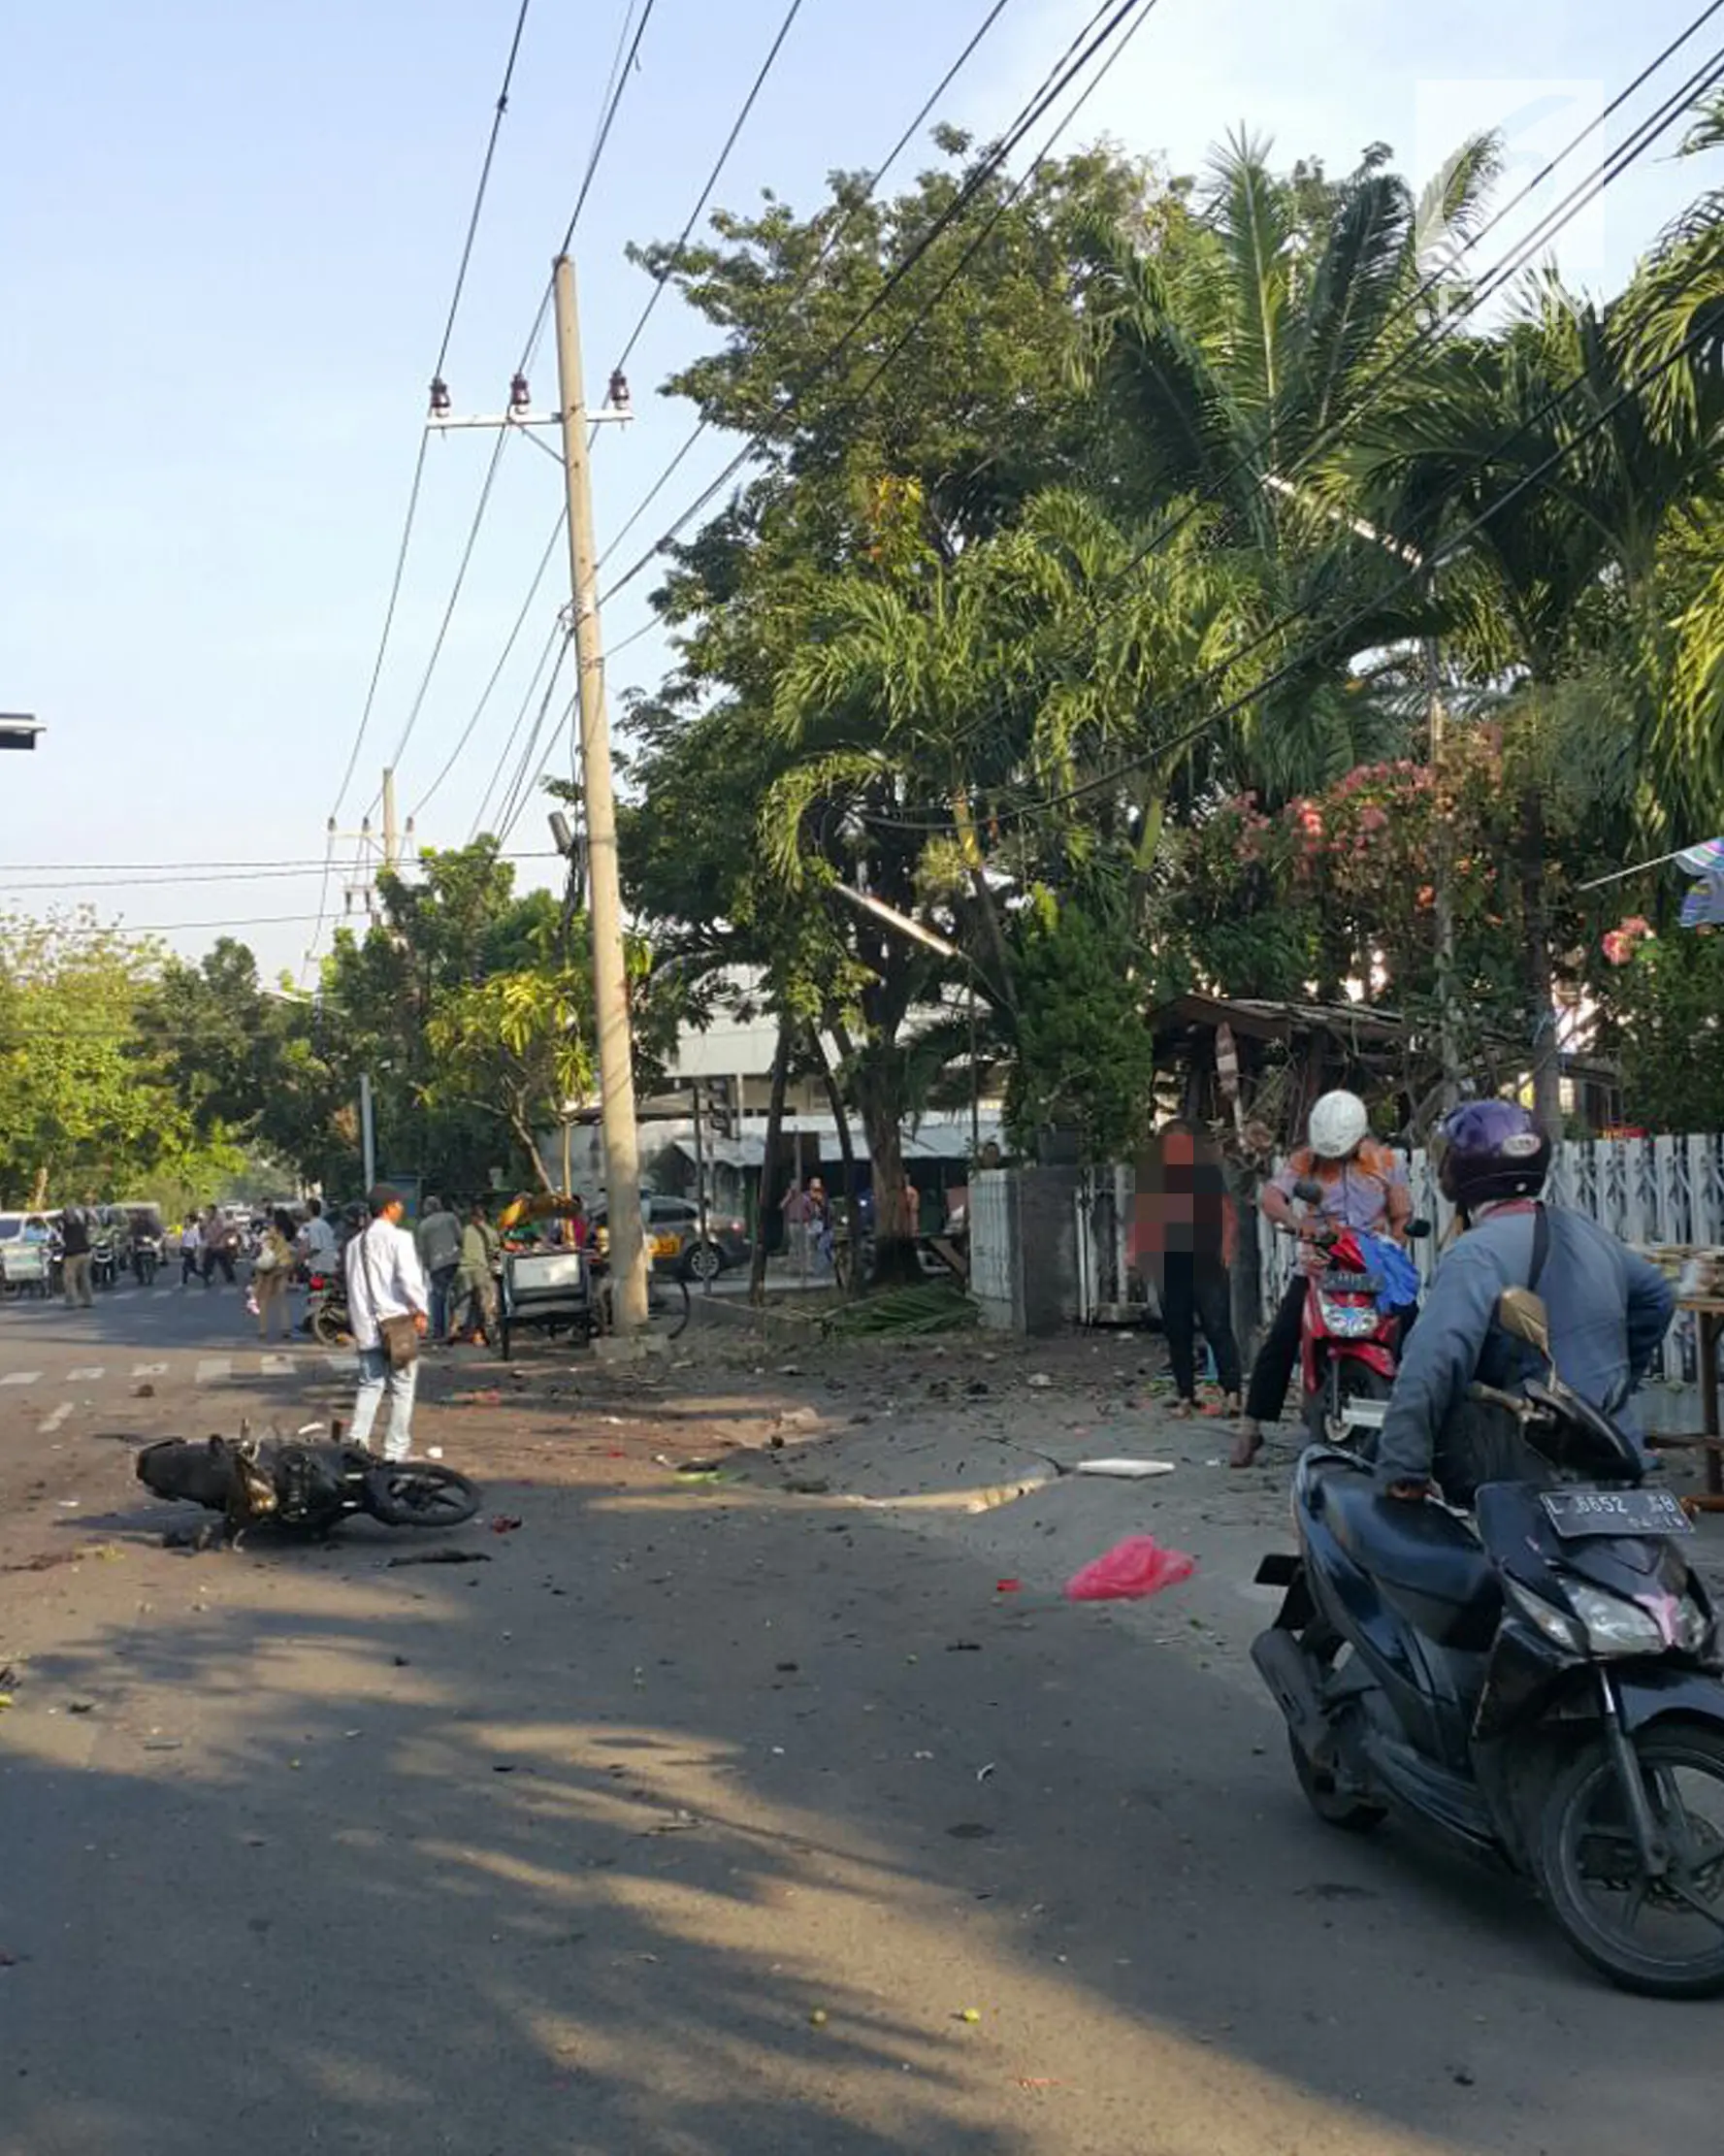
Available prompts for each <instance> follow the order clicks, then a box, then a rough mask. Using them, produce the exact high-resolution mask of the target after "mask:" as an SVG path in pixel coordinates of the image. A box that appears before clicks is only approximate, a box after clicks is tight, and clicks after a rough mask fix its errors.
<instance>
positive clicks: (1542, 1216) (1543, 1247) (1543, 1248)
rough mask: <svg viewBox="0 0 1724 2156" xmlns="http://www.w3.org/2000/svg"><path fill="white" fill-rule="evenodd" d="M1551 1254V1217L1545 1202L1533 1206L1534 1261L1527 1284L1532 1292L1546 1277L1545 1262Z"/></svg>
mask: <svg viewBox="0 0 1724 2156" xmlns="http://www.w3.org/2000/svg"><path fill="white" fill-rule="evenodd" d="M1549 1256H1550V1217H1549V1215H1548V1214H1547V1213H1546V1212H1545V1207H1544V1204H1543V1202H1542V1201H1541V1202H1540V1203H1539V1204H1538V1205H1536V1206H1535V1207H1534V1208H1533V1262H1532V1270H1531V1272H1530V1273H1529V1274H1528V1275H1527V1282H1526V1285H1527V1287H1528V1289H1529V1290H1531V1291H1532V1293H1534V1294H1537V1293H1538V1291H1539V1282H1540V1281H1541V1280H1542V1279H1543V1278H1544V1274H1545V1260H1546V1259H1547V1258H1549Z"/></svg>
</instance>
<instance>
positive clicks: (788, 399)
mask: <svg viewBox="0 0 1724 2156" xmlns="http://www.w3.org/2000/svg"><path fill="white" fill-rule="evenodd" d="M1155 4H1156V0H1119V5H1117V6H1114V7H1113V8H1112V13H1111V14H1110V13H1109V8H1108V6H1107V5H1104V6H1102V7H1100V8H1098V9H1097V10H1096V11H1095V13H1094V14H1093V15H1092V16H1090V19H1089V21H1088V22H1087V23H1086V24H1085V25H1084V27H1083V29H1081V30H1080V31H1079V32H1078V34H1077V36H1076V37H1075V38H1074V39H1073V40H1072V42H1071V44H1070V45H1068V46H1067V47H1066V49H1065V51H1064V52H1063V53H1062V54H1061V56H1060V58H1059V59H1058V60H1057V62H1056V63H1055V66H1054V68H1053V69H1052V70H1051V71H1050V73H1049V75H1048V76H1047V78H1046V79H1045V80H1044V82H1043V83H1042V86H1041V88H1040V89H1039V90H1037V92H1036V93H1035V95H1034V97H1033V98H1032V99H1031V100H1030V102H1029V103H1028V104H1027V105H1026V106H1024V107H1022V108H1020V111H1019V113H1018V115H1017V117H1016V118H1015V119H1014V120H1013V121H1012V122H1011V124H1010V126H1009V127H1008V129H1007V132H1006V134H1005V135H1004V136H1003V137H1001V138H1000V139H999V140H998V141H997V142H995V143H994V144H993V146H992V147H991V148H990V150H989V151H988V153H987V155H986V156H985V157H984V158H983V159H982V161H981V162H980V164H979V165H978V166H977V167H976V168H975V170H974V171H973V172H972V173H971V174H970V176H969V177H968V179H966V180H965V181H964V182H963V184H962V185H961V186H960V188H959V190H958V192H957V194H956V195H955V196H954V197H953V199H952V201H951V202H950V203H949V204H948V205H947V207H946V208H945V210H943V211H942V212H940V214H939V215H938V216H937V217H936V218H935V219H934V220H933V222H932V224H930V225H929V226H928V228H927V231H926V232H925V233H924V234H922V236H921V237H920V238H919V239H918V240H917V241H916V242H915V244H914V245H912V246H911V247H910V249H909V251H908V252H907V253H906V254H905V256H904V258H903V260H902V261H901V262H899V263H898V265H897V267H896V268H895V270H893V271H892V272H891V274H890V275H889V276H888V277H887V278H885V280H884V281H883V282H882V284H881V285H880V287H879V289H878V290H877V291H876V292H875V293H874V295H873V297H872V298H871V299H870V300H869V301H868V303H867V305H866V306H865V307H863V308H862V310H861V312H860V313H859V314H858V315H857V317H856V319H855V320H854V321H853V322H852V323H851V325H850V327H849V328H848V329H847V330H846V331H845V332H844V334H843V335H842V336H841V337H840V338H839V339H838V340H837V342H836V343H834V344H833V345H831V346H830V348H829V350H828V351H827V352H826V353H825V355H824V356H823V357H822V358H821V359H819V360H817V361H816V362H815V364H814V366H813V367H812V368H810V369H809V370H808V371H807V372H806V373H805V374H804V375H803V376H802V377H801V378H800V379H799V380H798V381H797V382H796V383H795V384H794V385H793V386H792V387H791V388H790V389H789V390H788V391H787V392H786V393H785V395H784V396H783V397H782V398H781V399H780V400H779V403H778V406H777V408H776V409H775V410H774V411H773V412H772V414H771V416H770V417H769V418H768V419H767V420H766V422H765V424H764V426H762V427H761V428H760V429H759V430H758V431H757V432H756V433H754V434H752V435H751V436H750V437H749V438H748V440H747V441H745V442H744V443H743V444H742V447H741V448H740V449H739V450H737V452H736V454H735V455H734V456H733V457H732V459H731V461H730V463H729V464H728V465H726V467H725V469H724V470H723V471H722V472H721V473H720V474H718V476H717V477H716V478H715V479H713V480H712V481H711V482H710V484H708V485H707V486H705V487H703V488H702V489H701V491H700V492H699V494H698V495H697V496H696V498H695V500H694V501H693V502H691V503H690V504H689V506H688V507H687V508H685V509H684V510H683V512H682V513H681V515H680V516H678V517H677V518H676V520H675V521H674V523H672V524H671V525H670V526H669V528H668V530H667V531H665V532H663V533H662V534H661V535H660V536H659V538H658V539H656V540H655V541H654V542H653V544H652V545H651V546H649V547H648V548H647V549H646V551H645V553H643V554H642V555H640V556H639V557H638V558H637V559H636V560H635V561H634V563H632V564H631V565H630V567H629V568H628V569H626V570H624V571H623V572H622V573H621V574H620V575H619V576H617V577H615V578H614V579H613V580H612V582H611V583H610V584H609V585H608V586H607V588H606V589H605V590H604V591H603V592H602V593H601V594H600V600H601V604H603V603H604V602H606V601H608V600H610V599H611V598H612V597H614V595H615V594H616V593H617V592H619V591H621V590H622V589H623V588H624V586H625V585H627V584H630V583H632V582H633V581H634V578H635V577H636V576H638V575H639V574H640V573H641V572H642V571H643V570H645V569H647V568H648V567H649V566H650V565H651V564H652V563H653V562H654V561H655V560H656V559H657V557H658V556H659V555H660V554H661V553H662V552H663V551H664V549H665V548H666V547H667V546H668V545H669V544H670V543H671V542H672V541H673V540H674V539H675V538H676V537H677V535H678V533H679V532H681V531H682V529H683V527H684V526H685V525H686V524H688V523H689V522H690V520H691V519H692V518H694V517H696V516H698V515H699V513H700V511H701V509H702V508H704V507H705V506H706V504H707V503H708V502H710V501H711V500H712V498H713V497H714V496H715V495H716V494H719V493H721V492H722V491H723V490H724V488H725V487H727V486H728V485H729V484H730V482H731V480H732V478H733V477H734V476H735V474H737V473H738V472H740V471H741V469H742V467H743V466H744V465H745V464H747V463H748V462H749V460H750V459H751V458H752V457H753V456H754V455H755V453H756V452H757V451H758V450H760V449H762V448H764V446H765V445H766V441H767V439H768V437H769V435H770V433H771V431H772V429H773V428H774V427H776V426H778V425H779V424H781V423H782V422H783V420H784V419H786V418H787V417H788V416H789V414H790V413H791V412H792V411H794V410H795V409H796V408H797V405H798V404H799V403H800V402H801V400H802V398H803V397H804V396H806V394H807V392H808V391H809V390H810V389H811V388H812V387H813V386H814V384H815V383H816V382H817V381H818V380H820V378H821V377H822V376H824V375H826V374H828V373H829V371H830V369H831V368H832V367H833V366H834V365H835V364H836V363H837V361H838V360H839V359H840V358H841V357H842V355H843V353H844V352H845V351H846V350H847V349H848V347H849V346H850V345H851V344H852V343H854V342H855V340H856V338H857V337H858V336H860V335H861V333H862V330H863V329H864V328H865V327H866V326H867V324H868V322H869V321H871V320H872V318H873V317H874V315H875V314H877V313H878V312H879V310H880V309H881V308H882V307H883V306H884V305H885V304H886V301H887V300H888V299H889V298H890V297H891V295H892V294H893V293H894V292H895V290H896V289H897V287H898V286H899V285H900V284H901V283H902V282H903V280H904V279H905V278H907V277H908V276H909V275H910V273H911V271H912V270H914V269H915V267H916V265H917V264H918V263H919V262H920V261H921V260H922V259H923V257H924V256H925V255H926V254H927V251H928V249H929V248H930V247H931V246H932V245H934V243H935V242H936V241H937V240H938V239H939V238H940V237H941V235H942V234H943V233H944V232H946V231H947V230H948V229H949V228H950V227H951V226H952V225H953V224H954V223H956V222H957V220H958V219H959V217H960V216H961V215H962V214H963V212H965V211H966V210H967V209H968V208H969V206H970V204H971V203H972V202H973V201H974V200H975V199H976V197H977V196H978V195H979V194H980V193H981V191H982V189H983V188H984V187H985V186H987V184H988V183H989V182H990V180H992V179H993V177H994V176H995V174H996V173H997V172H998V171H999V169H1000V167H1001V166H1002V165H1003V164H1004V163H1005V160H1006V159H1007V158H1008V157H1009V156H1010V155H1011V153H1012V151H1013V150H1014V149H1016V148H1017V147H1018V145H1019V144H1020V143H1021V142H1022V141H1023V139H1024V137H1025V135H1026V134H1027V133H1028V132H1029V130H1030V128H1032V127H1033V126H1034V125H1035V124H1036V122H1037V121H1038V120H1039V119H1040V118H1041V117H1042V116H1043V114H1045V113H1046V112H1047V110H1048V108H1049V107H1050V106H1051V105H1052V104H1054V103H1055V102H1056V101H1057V98H1058V97H1059V95H1060V93H1061V92H1062V91H1063V90H1064V89H1065V87H1066V86H1067V84H1068V83H1069V82H1071V81H1072V79H1073V78H1074V77H1075V76H1077V75H1079V74H1080V73H1081V72H1082V71H1083V69H1084V68H1085V67H1086V66H1087V65H1088V64H1089V62H1090V59H1091V58H1092V57H1093V56H1094V54H1095V53H1096V52H1098V51H1099V50H1100V49H1102V48H1103V47H1104V46H1106V45H1107V44H1108V43H1109V42H1110V41H1111V40H1112V39H1113V38H1114V37H1115V36H1116V35H1117V34H1118V32H1119V30H1120V27H1121V25H1122V23H1123V22H1124V20H1125V18H1126V17H1127V16H1130V15H1132V14H1134V13H1135V12H1137V11H1138V10H1139V9H1140V8H1141V9H1143V10H1145V12H1146V13H1147V12H1148V10H1149V9H1151V8H1154V7H1155ZM1104 15H1105V16H1108V19H1107V21H1106V22H1105V23H1104V24H1102V27H1101V28H1100V29H1099V30H1097V29H1096V25H1097V23H1098V22H1100V21H1101V17H1102V16H1104ZM1092 33H1093V34H1092ZM1086 39H1088V40H1089V42H1088V44H1084V41H1085V40H1086ZM1080 45H1083V50H1082V51H1081V52H1077V57H1076V58H1075V59H1074V58H1073V57H1072V55H1073V53H1074V52H1076V51H1077V48H1078V47H1079V46H1080ZM936 297H937V295H936ZM932 304H933V303H932V301H929V302H928V303H927V305H926V306H924V307H923V308H920V309H919V310H917V313H916V316H915V317H914V319H913V323H912V326H914V322H915V321H920V320H921V319H923V318H924V317H925V316H926V315H927V312H928V310H929V308H930V307H931V306H932ZM614 544H615V541H614V540H613V542H612V545H613V547H614Z"/></svg>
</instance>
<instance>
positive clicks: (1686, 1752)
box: [1531, 1721, 1724, 1999]
mask: <svg viewBox="0 0 1724 2156" xmlns="http://www.w3.org/2000/svg"><path fill="white" fill-rule="evenodd" d="M1634 1748H1635V1751H1636V1754H1637V1756H1638V1757H1639V1759H1640V1763H1641V1770H1642V1775H1643V1780H1645V1782H1646V1784H1647V1795H1648V1797H1649V1798H1650V1799H1651V1802H1652V1806H1653V1809H1654V1812H1655V1813H1656V1814H1657V1816H1658V1818H1659V1822H1660V1825H1661V1827H1662V1828H1663V1830H1664V1832H1665V1835H1666V1837H1667V1839H1669V1840H1670V1841H1671V1843H1672V1844H1673V1858H1674V1865H1673V1874H1672V1877H1671V1880H1670V1882H1669V1883H1668V1884H1666V1883H1660V1882H1658V1881H1655V1880H1652V1879H1649V1878H1646V1877H1645V1875H1644V1874H1643V1871H1642V1869H1641V1864H1640V1858H1639V1856H1638V1854H1637V1853H1636V1850H1635V1847H1634V1844H1633V1841H1632V1838H1631V1837H1630V1835H1629V1833H1628V1829H1627V1826H1626V1823H1625V1821H1624V1816H1623V1812H1622V1807H1621V1799H1620V1796H1619V1795H1618V1793H1617V1784H1616V1777H1615V1770H1614V1768H1613V1767H1612V1765H1611V1763H1610V1754H1609V1752H1608V1751H1607V1750H1606V1748H1605V1745H1604V1741H1603V1739H1602V1738H1601V1739H1597V1740H1595V1741H1593V1742H1591V1743H1589V1744H1587V1745H1585V1746H1583V1747H1582V1748H1580V1750H1579V1751H1578V1752H1577V1753H1576V1754H1575V1756H1574V1757H1573V1758H1572V1759H1571V1760H1570V1761H1569V1763H1568V1765H1567V1766H1566V1767H1565V1768H1564V1769H1563V1770H1562V1772H1561V1773H1560V1774H1559V1775H1558V1776H1557V1777H1556V1779H1555V1780H1553V1781H1552V1782H1551V1784H1550V1786H1549V1788H1548V1789H1547V1790H1546V1792H1545V1800H1544V1803H1543V1804H1542V1806H1541V1807H1540V1810H1539V1814H1538V1817H1537V1820H1536V1821H1535V1822H1534V1830H1533V1833H1532V1836H1531V1843H1532V1856H1533V1865H1534V1869H1535V1872H1536V1874H1537V1877H1538V1882H1539V1886H1540V1888H1541V1890H1542V1891H1543V1893H1544V1896H1545V1902H1546V1904H1547V1906H1548V1908H1549V1910H1550V1913H1551V1915H1552V1916H1553V1917H1554V1918H1555V1919H1556V1922H1557V1924H1558V1926H1559V1927H1560V1929H1561V1931H1562V1933H1563V1935H1564V1937H1565V1938H1566V1939H1567V1940H1568V1942H1569V1944H1571V1945H1572V1946H1573V1947H1574V1948H1575V1950H1576V1951H1577V1953H1578V1954H1579V1955H1580V1957H1581V1959H1582V1960H1584V1961H1587V1962H1589V1963H1590V1964H1591V1965H1592V1967H1593V1968H1594V1969H1596V1970H1597V1971H1598V1972H1599V1974H1600V1975H1601V1976H1608V1977H1609V1978H1610V1982H1611V1983H1613V1984H1615V1985H1617V1986H1618V1987H1619V1988H1620V1989H1622V1990H1623V1991H1637V1992H1641V1993H1643V1994H1644V1995H1645V1996H1646V1997H1648V1998H1653V1999H1708V1998H1713V1997H1716V1996H1717V1995H1718V1994H1719V1993H1720V1992H1724V1735H1721V1734H1720V1733H1719V1732H1718V1731H1716V1730H1713V1729H1708V1728H1707V1727H1705V1726H1703V1725H1701V1724H1699V1723H1693V1722H1678V1721H1672V1722H1663V1723H1654V1724H1653V1725H1652V1726H1651V1727H1650V1728H1648V1729H1643V1730H1641V1731H1640V1732H1639V1733H1638V1735H1637V1736H1636V1737H1635V1740H1634ZM1678 1777H1682V1778H1685V1779H1686V1781H1687V1784H1688V1788H1692V1786H1693V1784H1694V1783H1695V1782H1704V1783H1707V1784H1709V1785H1710V1788H1709V1801H1708V1808H1707V1811H1706V1812H1705V1813H1702V1814H1700V1815H1698V1816H1697V1815H1696V1814H1695V1813H1692V1812H1691V1811H1690V1810H1689V1808H1688V1804H1689V1798H1688V1793H1687V1789H1685V1788H1684V1784H1683V1782H1682V1781H1679V1780H1678ZM1601 1893H1604V1894H1610V1895H1614V1896H1617V1897H1618V1898H1619V1900H1620V1903H1621V1906H1620V1908H1619V1909H1618V1910H1616V1911H1612V1913H1611V1914H1610V1915H1606V1914H1605V1913H1604V1912H1603V1911H1601V1910H1600V1908H1599V1906H1598V1901H1597V1896H1598V1895H1600V1894H1601ZM1648 1910H1650V1911H1652V1913H1653V1921H1654V1922H1656V1923H1657V1924H1658V1925H1659V1926H1660V1927H1661V1930H1660V1937H1663V1936H1665V1935H1666V1934H1667V1933H1668V1931H1669V1930H1670V1929H1671V1927H1672V1926H1673V1925H1685V1927H1686V1930H1687V1932H1688V1933H1689V1934H1691V1935H1692V1936H1693V1938H1694V1940H1695V1942H1696V1948H1697V1950H1692V1951H1688V1952H1680V1951H1673V1950H1666V1951H1663V1952H1660V1951H1658V1950H1657V1947H1656V1944H1655V1943H1654V1942H1652V1941H1650V1940H1648V1939H1647V1938H1646V1937H1645V1936H1644V1935H1643V1934H1642V1935H1639V1936H1637V1932H1638V1927H1639V1926H1640V1925H1641V1924H1642V1922H1643V1919H1644V1918H1645V1916H1646V1912H1647V1911H1648Z"/></svg>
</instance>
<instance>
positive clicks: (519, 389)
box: [508, 375, 533, 411]
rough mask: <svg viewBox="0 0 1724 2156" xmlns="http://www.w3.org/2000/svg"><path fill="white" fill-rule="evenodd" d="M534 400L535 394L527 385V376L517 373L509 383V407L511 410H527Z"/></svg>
mask: <svg viewBox="0 0 1724 2156" xmlns="http://www.w3.org/2000/svg"><path fill="white" fill-rule="evenodd" d="M532 402H533V396H532V392H531V391H530V390H529V389H528V387H527V377H526V376H525V375H517V376H515V378H514V379H513V381H511V382H510V383H509V385H508V408H509V409H510V411H525V410H526V409H527V408H528V406H529V405H530V404H531V403H532Z"/></svg>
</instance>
